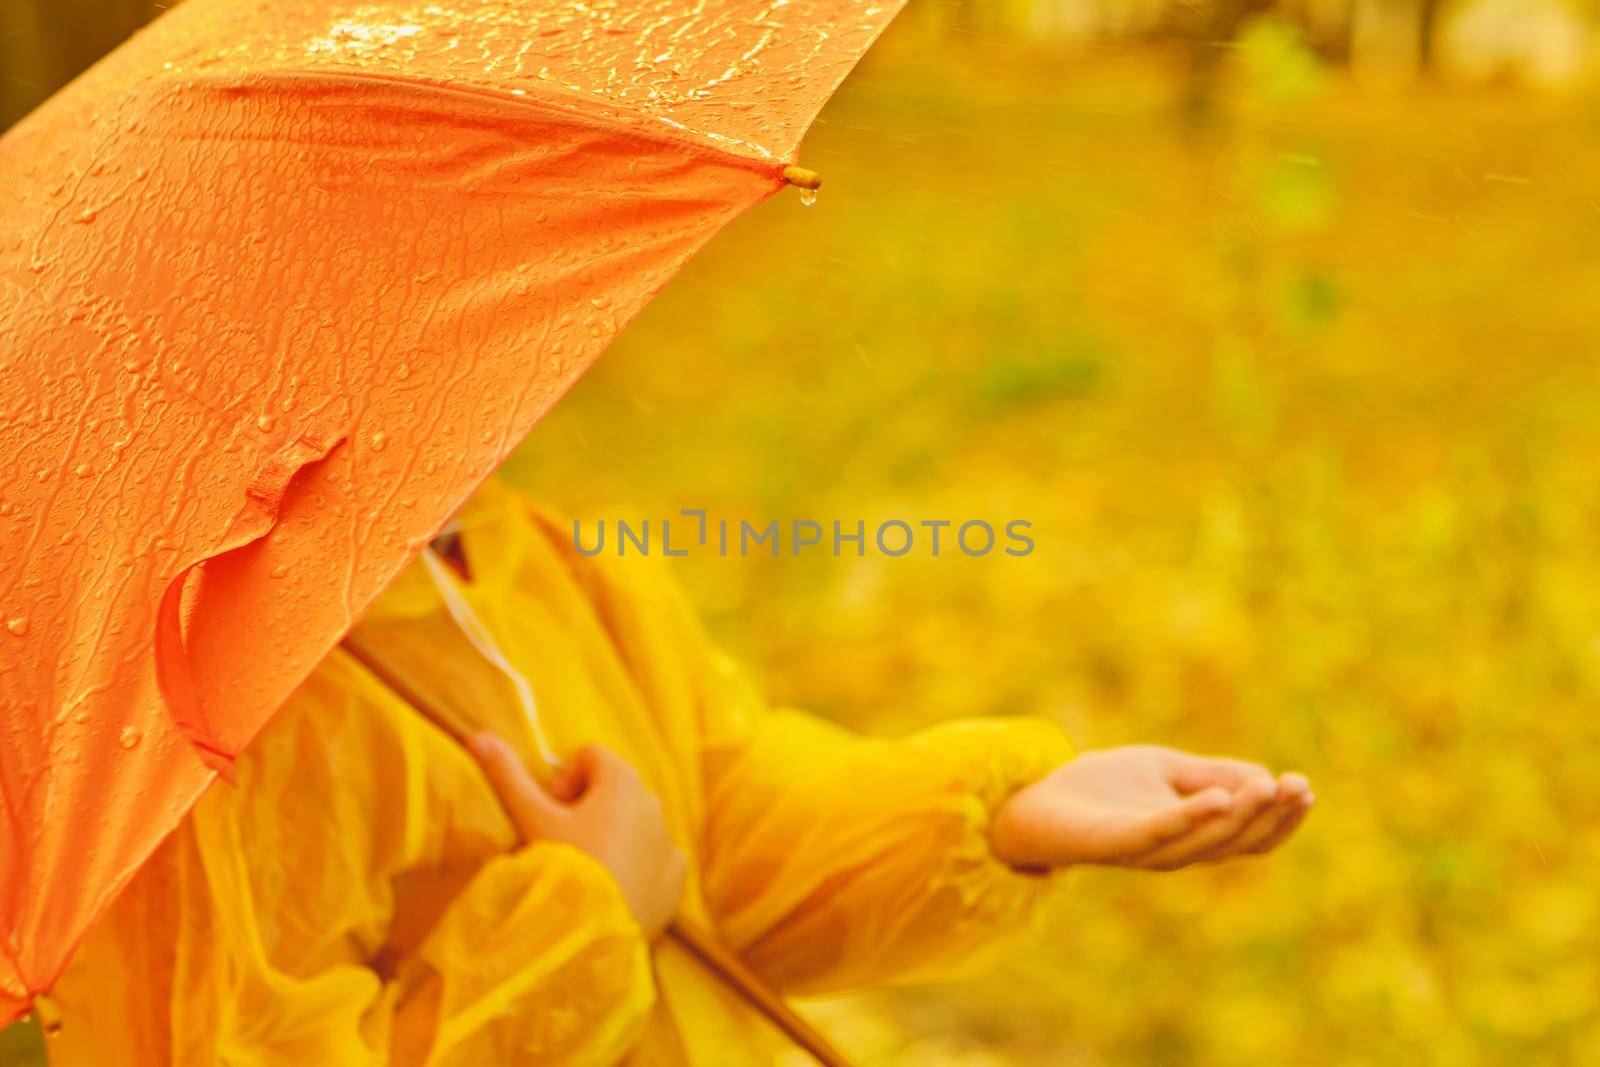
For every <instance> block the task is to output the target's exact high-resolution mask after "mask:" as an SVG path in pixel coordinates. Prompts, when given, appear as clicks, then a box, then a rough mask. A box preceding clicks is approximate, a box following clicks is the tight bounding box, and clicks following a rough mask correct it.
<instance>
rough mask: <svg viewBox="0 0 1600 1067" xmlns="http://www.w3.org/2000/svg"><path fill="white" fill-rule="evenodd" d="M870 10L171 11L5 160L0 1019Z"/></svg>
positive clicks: (479, 0)
mask: <svg viewBox="0 0 1600 1067" xmlns="http://www.w3.org/2000/svg"><path fill="white" fill-rule="evenodd" d="M897 8H898V4H897V3H895V2H887V3H882V4H874V5H870V6H864V5H861V4H856V3H850V2H847V0H789V2H785V0H728V2H725V3H719V4H715V5H701V4H692V3H683V2H679V0H673V2H666V0H640V2H634V3H607V4H593V5H590V4H551V5H529V4H523V3H497V2H491V0H460V2H457V3H453V4H448V5H441V4H437V3H404V2H401V3H395V2H379V3H373V2H364V3H356V2H352V0H333V2H325V0H318V2H311V0H289V2H280V3H273V4H266V3H258V2H253V0H252V2H245V0H187V2H186V3H184V4H183V5H182V6H181V7H178V8H176V9H175V10H174V11H172V12H171V13H169V14H168V15H166V16H164V17H163V18H161V19H159V20H158V21H157V22H156V23H155V24H153V25H152V26H151V27H150V28H149V29H147V30H146V31H144V32H142V33H141V34H139V35H138V36H137V37H135V38H134V39H133V40H132V41H131V42H130V43H129V44H127V45H126V46H124V47H123V48H121V49H119V50H118V51H117V52H115V53H113V54H112V55H111V56H110V57H108V58H107V59H106V60H104V61H103V62H101V63H100V64H99V65H98V66H96V67H95V68H94V69H92V70H91V71H90V72H88V73H87V74H85V75H84V76H83V77H82V78H80V79H78V80H77V81H76V82H74V83H73V84H72V85H71V86H69V87H68V88H67V89H66V90H64V91H63V92H62V93H60V94H58V95H57V96H56V97H54V98H53V99H51V100H50V101H49V102H48V103H46V104H45V105H44V106H43V107H42V108H40V109H39V110H38V111H37V112H35V113H34V114H33V115H31V116H29V117H28V118H27V119H26V120H24V121H23V122H22V123H20V124H19V125H18V126H17V127H15V128H14V129H13V130H11V131H10V132H9V133H7V134H6V135H5V137H4V138H3V139H0V188H4V189H5V190H6V191H7V193H8V202H7V204H6V205H5V207H4V208H3V209H0V370H3V371H4V373H3V374H0V427H3V428H4V430H3V432H0V550H3V552H4V555H5V558H6V559H7V561H8V564H9V566H8V567H7V570H6V574H5V575H4V576H3V577H0V621H3V625H4V629H3V630H0V728H3V730H4V732H5V738H6V740H5V745H4V748H3V750H0V794H3V795H0V799H3V801H4V812H5V818H6V820H7V826H6V829H5V832H4V834H0V1018H5V1017H9V1016H11V1015H15V1014H17V1013H19V1012H21V1011H22V1010H24V1009H25V1006H26V1004H27V1001H28V998H29V997H30V995H31V994H33V993H35V992H38V991H40V990H43V989H46V988H48V987H49V985H50V984H51V982H52V981H53V980H54V979H55V977H56V976H57V975H58V974H59V973H60V971H61V969H62V967H63V966H64V964H65V961H66V959H67V957H68V955H69V954H70V952H71V950H72V948H73V946H74V945H75V944H76V943H77V942H78V940H79V939H80V938H81V937H82V935H83V933H84V930H85V929H86V928H87V926H88V925H89V924H90V923H91V922H92V921H93V919H94V917H95V916H96V915H97V914H98V913H99V912H100V911H101V910H102V909H103V908H104V907H105V906H106V904H107V902H108V901H109V900H110V899H111V898H112V897H113V896H114V895H115V893H116V892H117V890H118V889H119V887H120V886H121V885H123V884H124V883H125V882H126V881H127V879H128V878H129V877H130V876H131V874H132V873H133V871H134V870H135V869H137V867H138V866H139V864H140V863H141V862H143V860H144V859H145V858H146V857H147V856H148V855H149V854H150V852H151V850H152V849H153V848H155V846H156V845H157V843H158V842H159V841H160V840H161V839H162V837H163V836H164V835H166V834H167V833H168V832H169V831H170V830H171V829H172V827H173V826H174V825H175V824H176V823H177V821H178V820H179V819H180V818H181V817H182V815H183V813H184V812H185V811H186V810H187V809H188V807H189V806H190V805H191V804H192V803H193V802H194V800H195V798H196V797H197V796H198V795H199V794H200V792H201V791H202V790H204V789H205V787H206V785H207V784H208V783H209V782H210V780H211V778H212V777H213V775H214V774H215V773H216V772H218V771H222V772H227V771H228V770H229V768H230V767H231V766H232V764H233V762H234V761H235V760H236V759H237V757H238V755H239V753H240V752H241V750H242V749H243V747H244V746H245V745H246V744H247V743H248V742H249V741H250V739H251V738H252V737H253V736H254V735H255V733H256V732H257V731H258V730H259V729H260V728H261V726H262V725H263V724H264V723H265V722H266V720H267V719H268V718H269V717H270V716H271V715H272V714H273V712H274V710H275V709H276V708H277V707H278V706H279V705H280V704H281V703H282V702H283V700H284V699H285V698H286V697H287V695H288V694H289V693H290V692H291V691H292V690H293V689H294V687H295V686H296V685H297V684H298V683H299V682H300V681H301V680H302V679H303V678H304V677H305V676H306V674H307V673H308V672H309V671H310V670H311V669H312V667H313V666H314V665H315V664H316V663H317V662H318V661H319V660H320V659H321V657H322V656H323V655H324V654H325V653H326V652H327V651H328V650H329V649H330V648H331V647H332V646H333V645H334V644H335V643H336V642H337V641H338V640H339V638H340V636H341V635H342V634H343V633H344V632H345V631H346V630H347V629H348V628H349V627H350V626H351V625H352V624H353V623H354V622H355V620H356V619H357V618H359V617H360V616H361V614H362V612H363V610H364V609H365V608H366V607H367V605H368V604H369V603H370V602H371V601H372V600H373V598H374V597H375V596H376V595H377V594H378V592H379V591H380V590H382V589H383V588H384V586H385V585H386V584H387V583H388V582H389V581H390V579H391V578H392V577H393V576H394V575H395V574H396V573H397V572H398V571H399V569H400V568H401V567H402V566H403V565H404V564H405V562H406V561H407V560H408V559H410V558H411V557H412V556H413V555H414V554H415V553H416V551H417V550H418V549H419V548H420V547H421V546H422V545H423V544H424V543H425V542H426V540H427V539H428V537H429V536H430V535H431V534H432V533H433V531H435V530H436V529H437V528H438V527H439V526H440V525H441V524H442V523H443V522H444V521H445V519H446V518H447V517H448V516H449V515H450V514H451V513H452V512H453V511H454V510H455V509H456V508H457V507H458V506H459V505H460V504H461V502H462V501H463V500H464V499H465V497H466V496H467V495H468V493H469V492H470V491H471V490H472V488H473V487H474V486H475V485H477V484H478V483H479V482H480V481H481V480H482V479H483V478H484V477H485V476H486V475H487V474H488V473H489V472H490V471H491V470H492V469H493V468H494V467H495V466H496V465H497V464H498V463H499V462H500V461H501V460H503V459H504V458H505V456H506V455H507V454H508V453H509V452H510V450H511V449H512V448H514V447H515V445H516V444H517V442H518V441H520V439H521V438H522V437H523V436H524V435H525V434H526V433H527V432H528V430H529V429H530V428H531V427H532V426H533V425H534V423H535V422H536V421H537V420H538V419H539V417H540V416H541V415H542V414H543V413H544V412H545V411H546V410H548V408H549V407H550V406H551V405H552V404H553V403H555V401H556V400H557V398H558V397H559V396H560V395H561V393H562V392H563V391H564V390H565V389H566V388H567V387H569V386H570V384H571V383H572V382H573V381H574V380H575V379H576V377H577V376H578V375H580V374H581V373H582V372H583V370H584V369H585V368H586V367H587V366H588V365H589V363H590V362H591V361H592V360H593V359H594V358H595V356H596V355H598V353H599V352H600V351H601V350H602V349H603V348H604V347H605V346H606V344H607V343H609V341H610V340H611V338H612V337H613V336H614V335H615V333H616V331H617V330H619V329H621V328H622V326H623V325H625V324H626V323H627V322H628V320H629V319H630V318H632V316H633V315H634V314H636V313H637V312H638V310H639V309H640V308H641V307H642V306H643V305H644V303H645V302H646V301H647V300H648V299H649V297H650V295H651V294H653V293H654V292H655V291H656V290H657V289H658V288H659V287H660V286H661V285H662V284H664V283H665V282H666V281H667V280H668V279H669V278H670V277H671V275H672V274H673V272H674V271H676V270H677V269H678V267H679V266H681V265H682V264H683V262H684V261H685V260H686V259H687V258H688V257H689V256H690V255H692V254H693V253H694V252H695V251H696V250H697V249H698V248H699V247H700V246H701V245H702V244H703V243H704V242H705V241H706V240H708V239H709V238H710V237H711V236H712V235H713V234H714V233H715V232H716V231H717V230H718V229H719V228H720V227H722V226H723V225H724V224H726V223H727V222H728V221H729V220H731V219H732V218H733V217H735V216H736V215H738V214H739V213H740V212H742V211H744V210H745V209H747V208H748V207H750V206H751V205H753V204H755V203H757V202H759V201H760V200H761V199H763V198H764V197H766V196H768V195H770V194H771V193H773V192H774V191H776V190H777V189H779V188H780V187H781V186H782V184H783V176H782V175H783V168H784V167H785V165H787V164H789V163H792V161H793V155H794V152H795V150H796V146H797V144H798V141H799V138H800V136H801V134H802V133H803V131H804V130H805V128H806V126H807V125H808V124H809V123H810V121H811V119H812V118H813V117H814V115H815V113H816V111H817V109H818V108H819V107H820V106H821V104H822V103H823V102H824V101H825V100H826V99H827V97H828V96H829V95H830V93H831V92H832V90H833V89H834V88H835V86H836V85H837V84H838V82H839V81H840V80H841V79H842V77H843V76H844V74H845V73H846V72H847V71H848V69H849V67H850V66H851V65H852V64H853V63H854V62H855V61H856V59H857V58H858V57H859V56H860V55H861V53H862V52H863V51H864V50H865V49H866V47H867V46H868V45H869V44H870V43H871V41H872V40H873V38H874V37H875V36H876V35H877V34H878V33H879V32H880V31H881V30H882V28H883V27H884V26H885V25H886V24H887V22H888V20H889V19H890V18H891V17H892V16H893V14H894V13H895V11H896V10H897Z"/></svg>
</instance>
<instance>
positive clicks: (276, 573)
mask: <svg viewBox="0 0 1600 1067" xmlns="http://www.w3.org/2000/svg"><path fill="white" fill-rule="evenodd" d="M268 573H269V574H271V575H272V576H273V577H274V578H283V577H285V576H287V575H288V573H289V565H288V564H287V563H280V564H278V565H277V566H276V567H274V568H272V570H271V571H269V572H268Z"/></svg>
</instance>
